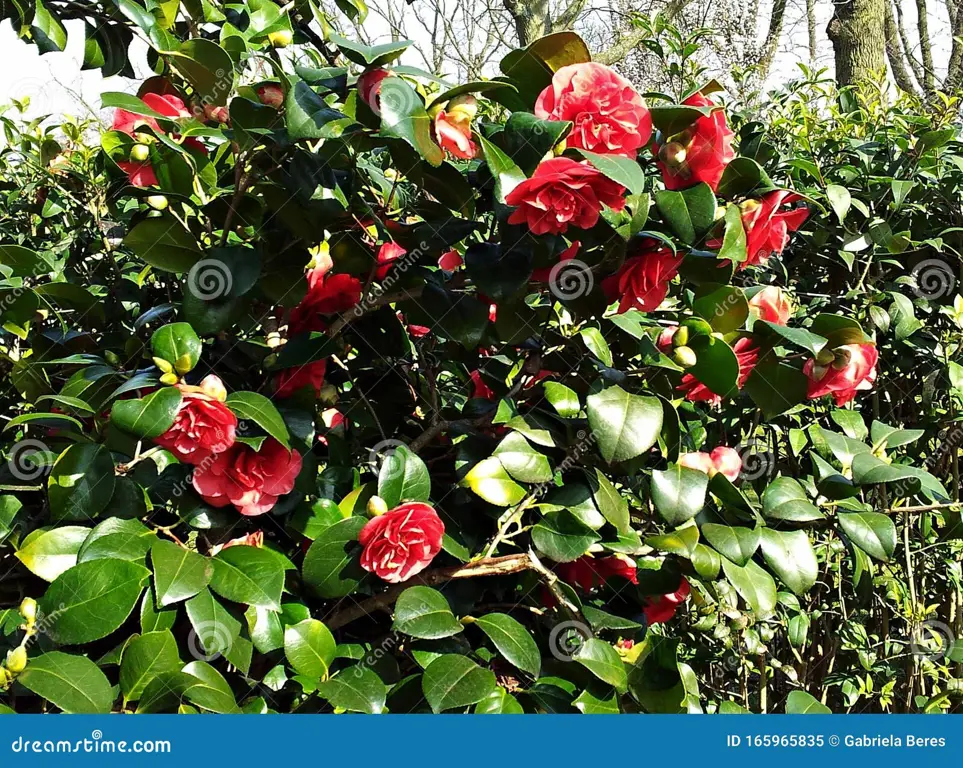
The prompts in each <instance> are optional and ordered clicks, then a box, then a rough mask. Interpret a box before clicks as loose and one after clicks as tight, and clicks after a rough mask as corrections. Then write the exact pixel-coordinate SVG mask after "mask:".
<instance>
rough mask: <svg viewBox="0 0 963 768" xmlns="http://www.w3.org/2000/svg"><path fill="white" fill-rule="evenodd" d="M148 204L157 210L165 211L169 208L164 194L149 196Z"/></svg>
mask: <svg viewBox="0 0 963 768" xmlns="http://www.w3.org/2000/svg"><path fill="white" fill-rule="evenodd" d="M147 204H148V205H149V206H150V207H151V208H153V209H154V210H155V211H163V210H164V209H165V208H167V198H166V197H164V195H151V196H150V197H148V198H147Z"/></svg>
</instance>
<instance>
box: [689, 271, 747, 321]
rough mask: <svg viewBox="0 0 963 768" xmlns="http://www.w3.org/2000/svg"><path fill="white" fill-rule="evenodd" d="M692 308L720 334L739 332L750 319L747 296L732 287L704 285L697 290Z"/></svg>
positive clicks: (714, 284)
mask: <svg viewBox="0 0 963 768" xmlns="http://www.w3.org/2000/svg"><path fill="white" fill-rule="evenodd" d="M692 308H693V309H694V310H695V311H696V313H697V314H699V315H701V316H702V317H704V318H705V319H706V320H708V321H709V325H711V326H712V330H713V331H718V332H719V333H731V332H732V331H736V330H739V329H740V328H742V326H743V324H744V323H745V322H746V319H747V318H748V317H749V301H748V299H746V294H745V293H744V292H743V290H742V289H741V288H736V287H735V286H732V285H718V284H716V283H703V284H702V285H700V286H698V287H697V288H696V289H695V298H694V299H693V301H692Z"/></svg>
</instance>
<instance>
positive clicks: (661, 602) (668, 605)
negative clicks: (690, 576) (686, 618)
mask: <svg viewBox="0 0 963 768" xmlns="http://www.w3.org/2000/svg"><path fill="white" fill-rule="evenodd" d="M691 591H692V588H691V587H690V586H689V582H688V581H686V579H685V577H684V576H683V577H682V583H681V584H680V585H679V588H678V589H677V590H676V591H675V592H670V593H669V594H667V595H659V596H658V597H656V598H655V599H653V600H650V601H649V603H648V605H646V606H645V607H643V609H642V613H643V614H644V615H645V621H646V623H647V624H648V625H649V626H650V627H651V626H652V625H653V624H664V623H665V622H667V621H668V620H669V619H671V618H672V617H673V616H675V612H676V611H677V610H679V606H680V605H682V603H684V602H685V599H686V598H687V597H688V596H689V592H691Z"/></svg>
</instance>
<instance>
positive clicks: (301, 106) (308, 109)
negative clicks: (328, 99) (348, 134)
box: [284, 80, 354, 141]
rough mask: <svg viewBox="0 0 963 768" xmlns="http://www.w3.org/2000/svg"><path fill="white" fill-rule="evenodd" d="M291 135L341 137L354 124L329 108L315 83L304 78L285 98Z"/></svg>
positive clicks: (325, 137)
mask: <svg viewBox="0 0 963 768" xmlns="http://www.w3.org/2000/svg"><path fill="white" fill-rule="evenodd" d="M284 113H285V118H286V122H287V128H288V137H289V138H290V139H291V140H292V141H299V140H301V139H330V138H337V137H339V136H341V134H343V133H344V132H345V129H346V128H348V126H350V125H352V124H353V123H354V120H352V119H351V118H350V117H348V116H347V115H345V114H344V113H343V112H339V111H338V110H336V109H334V108H332V107H329V106H328V105H327V103H325V101H324V99H322V98H321V97H320V96H319V95H318V94H317V93H315V92H314V90H312V88H311V86H309V85H308V84H307V83H305V82H304V81H302V80H296V81H295V82H293V83H291V85H290V86H289V88H288V89H287V93H286V94H285V97H284Z"/></svg>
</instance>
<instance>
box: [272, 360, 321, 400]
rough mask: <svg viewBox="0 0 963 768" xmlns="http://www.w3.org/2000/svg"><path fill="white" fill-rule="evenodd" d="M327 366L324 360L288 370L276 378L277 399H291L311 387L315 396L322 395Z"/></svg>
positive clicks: (275, 392) (275, 393)
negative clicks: (305, 388) (296, 393)
mask: <svg viewBox="0 0 963 768" xmlns="http://www.w3.org/2000/svg"><path fill="white" fill-rule="evenodd" d="M326 367H327V365H326V362H325V361H324V360H316V361H315V362H313V363H308V364H307V365H301V366H298V367H297V368H286V369H284V370H283V371H281V372H280V373H279V374H278V375H277V376H275V377H274V395H275V397H281V398H283V397H291V395H293V394H294V393H295V392H297V391H299V390H301V389H304V387H311V388H312V389H314V394H315V396H317V395H319V394H321V387H323V386H324V374H325V369H326Z"/></svg>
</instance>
